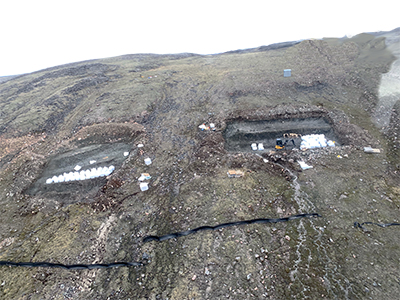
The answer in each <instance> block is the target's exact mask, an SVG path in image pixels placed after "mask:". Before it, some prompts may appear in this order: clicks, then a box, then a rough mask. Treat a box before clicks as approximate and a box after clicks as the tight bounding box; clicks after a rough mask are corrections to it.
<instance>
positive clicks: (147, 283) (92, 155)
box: [0, 29, 400, 299]
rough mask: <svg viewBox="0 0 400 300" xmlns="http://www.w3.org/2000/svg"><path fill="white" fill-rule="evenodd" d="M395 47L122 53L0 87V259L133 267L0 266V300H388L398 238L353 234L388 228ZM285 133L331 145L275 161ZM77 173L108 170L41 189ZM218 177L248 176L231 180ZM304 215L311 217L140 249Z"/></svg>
mask: <svg viewBox="0 0 400 300" xmlns="http://www.w3.org/2000/svg"><path fill="white" fill-rule="evenodd" d="M399 49H400V32H399V30H398V29H397V30H393V31H391V32H381V33H374V34H366V33H364V34H360V35H357V36H355V37H353V38H350V39H324V40H305V41H302V42H299V43H282V44H278V45H275V46H274V47H259V48H257V49H251V50H247V51H232V52H229V53H223V54H218V55H205V56H203V55H196V54H176V55H153V54H136V55H126V56H121V57H115V58H109V59H101V60H92V61H87V62H81V63H73V64H69V65H64V66H58V67H54V68H51V69H47V70H42V71H39V72H35V73H31V74H26V75H21V76H18V77H16V78H13V79H11V80H8V81H6V82H1V83H0V203H1V215H2V218H1V221H0V260H1V261H14V262H41V261H47V262H51V263H61V264H65V265H67V264H68V265H70V264H93V263H112V262H115V261H138V262H143V263H145V265H144V266H138V267H120V268H109V269H95V270H65V269H60V268H22V267H6V266H1V267H0V281H1V283H0V298H5V299H129V298H130V299H222V298H224V299H225V298H228V299H251V298H266V299H288V298H294V299H303V298H306V297H309V298H311V299H316V298H328V299H366V298H367V299H368V298H371V299H376V298H378V297H385V298H387V299H395V298H397V297H398V295H399V294H400V285H399V278H400V274H399V270H398V257H400V249H399V248H398V244H399V242H400V235H399V229H400V228H396V226H391V227H387V228H381V227H378V226H374V225H364V229H362V228H354V226H353V224H354V222H359V223H362V222H365V221H372V222H376V223H392V222H398V221H400V220H399V217H398V215H399V209H400V189H399V187H398V183H399V182H400V178H399V174H400V155H399V150H398V149H399V147H400V144H399V140H398V138H397V137H398V132H399V131H398V129H399V126H400V117H399V113H398V111H399V109H400V101H399V99H400V98H399V95H400V91H399V88H398V85H397V84H398V79H399V78H400V77H399V68H398V62H399V60H398V55H399ZM284 69H291V70H292V76H291V77H284V76H283V70H284ZM383 108H384V109H383ZM202 123H208V124H209V123H214V124H215V125H216V130H215V131H212V130H206V131H201V130H200V129H199V127H198V126H199V125H200V124H202ZM278 123H280V125H279V126H277V125H271V124H278ZM232 128H233V129H232ZM285 131H290V132H293V131H294V132H297V133H301V134H303V135H304V134H311V133H322V131H324V133H326V134H327V136H329V137H331V138H332V139H335V141H336V147H330V148H324V149H311V150H306V151H300V150H299V149H296V148H298V144H297V146H296V147H295V148H294V149H287V150H283V151H274V146H275V144H274V141H275V138H278V137H281V135H282V133H285ZM251 142H255V143H260V142H263V143H264V147H265V150H264V151H257V152H254V151H252V150H251V148H250V144H251ZM140 144H143V147H140V146H141V145H140ZM246 144H248V148H247V149H246ZM138 145H140V146H138ZM366 146H372V147H375V148H379V149H380V150H381V152H380V153H379V154H367V153H364V151H363V147H366ZM145 158H150V159H151V160H152V163H151V164H150V165H146V164H145V162H144V159H145ZM298 161H305V162H306V163H307V164H309V165H312V166H313V168H312V169H309V170H302V169H301V168H300V166H299V164H298ZM77 166H80V167H81V168H82V169H81V170H90V169H96V170H100V168H104V167H110V166H114V168H115V170H114V171H113V172H112V173H111V174H110V175H108V176H98V177H96V178H92V179H87V180H75V179H74V180H73V181H68V182H57V183H50V184H48V183H46V182H50V181H48V180H49V179H52V178H53V177H54V176H56V177H57V176H59V175H62V174H67V173H69V172H70V173H71V174H72V173H73V172H74V171H75V168H76V169H79V168H77ZM230 169H235V170H241V171H242V172H244V176H243V177H240V178H228V176H227V172H228V170H230ZM93 172H94V171H93ZM96 172H97V171H96ZM99 172H100V171H99ZM142 173H149V174H150V176H151V179H149V180H147V181H148V182H149V185H148V187H149V189H148V190H147V191H141V190H140V186H139V180H138V179H139V177H140V176H141V174H142ZM99 174H100V173H99ZM63 178H64V177H63ZM65 178H66V177H65ZM57 180H58V179H57ZM63 180H64V179H63ZM305 213H318V214H319V215H321V217H319V218H303V219H296V220H290V221H288V222H279V223H267V224H249V225H237V226H231V227H229V228H224V229H219V230H214V231H211V230H208V231H199V232H197V233H195V234H191V235H188V236H183V237H179V238H173V239H168V240H165V241H160V242H157V241H149V242H146V243H144V242H143V238H145V237H146V236H149V235H152V236H163V235H166V234H170V233H174V232H182V231H186V230H188V229H193V228H197V227H200V226H205V225H208V226H215V225H218V224H221V223H228V222H237V221H243V220H251V219H259V218H285V217H289V216H293V215H298V214H305Z"/></svg>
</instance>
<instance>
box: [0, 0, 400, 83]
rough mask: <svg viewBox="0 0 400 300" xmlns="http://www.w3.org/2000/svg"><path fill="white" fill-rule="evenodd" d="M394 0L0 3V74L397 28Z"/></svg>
mask: <svg viewBox="0 0 400 300" xmlns="http://www.w3.org/2000/svg"><path fill="white" fill-rule="evenodd" d="M275 2H276V3H275ZM395 3H396V1H394V0H381V1H365V0H364V1H358V0H346V1H343V0H336V1H320V0H318V1H314V0H313V1H306V0H303V1H299V0H296V1H292V0H283V1H281V0H277V1H268V0H263V1H261V0H260V1H259V0H256V1H252V0H247V1H233V0H229V1H225V0H211V1H209V0H202V1H194V0H192V1H190V0H185V1H181V0H176V1H174V0H161V1H159V0H142V1H137V0H130V1H126V0H113V1H103V0H97V1H92V0H68V1H63V0H58V1H57V0H51V1H50V0H3V1H1V3H0V29H1V31H0V32H1V33H0V41H1V42H0V76H5V75H14V74H22V73H29V72H33V71H37V70H41V69H44V68H48V67H52V66H56V65H61V64H65V63H71V62H76V61H82V60H87V59H94V58H104V57H112V56H119V55H123V54H133V53H159V54H165V53H182V52H192V53H198V54H214V53H221V52H225V51H229V50H236V49H245V48H252V47H258V46H262V45H269V44H272V43H279V42H285V41H295V40H300V39H307V38H323V37H343V36H345V35H355V34H358V33H361V32H368V31H370V32H371V31H388V30H392V29H395V28H397V27H400V18H399V9H398V7H397V4H395Z"/></svg>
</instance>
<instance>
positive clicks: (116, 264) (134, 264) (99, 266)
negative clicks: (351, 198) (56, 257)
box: [0, 213, 321, 270]
mask: <svg viewBox="0 0 400 300" xmlns="http://www.w3.org/2000/svg"><path fill="white" fill-rule="evenodd" d="M310 217H321V216H320V215H319V214H317V213H311V214H300V215H295V216H290V217H286V218H277V219H252V220H245V221H238V222H231V223H223V224H219V225H216V226H201V227H197V228H195V229H192V230H187V231H182V232H176V233H171V234H167V235H163V236H160V237H158V236H153V235H150V236H147V237H145V238H144V239H143V243H147V242H150V241H158V242H162V241H166V240H168V239H173V238H177V237H181V236H187V235H189V234H193V233H196V232H199V231H204V230H218V229H222V228H225V227H229V226H237V225H247V224H265V223H279V222H288V221H291V220H295V219H300V218H310ZM145 264H146V263H143V262H114V263H110V264H88V265H86V264H75V265H64V264H59V263H49V262H12V261H0V266H10V267H43V268H62V269H67V270H93V269H107V268H118V267H137V266H144V265H145Z"/></svg>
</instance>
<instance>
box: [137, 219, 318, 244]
mask: <svg viewBox="0 0 400 300" xmlns="http://www.w3.org/2000/svg"><path fill="white" fill-rule="evenodd" d="M310 217H321V216H320V215H319V214H317V213H311V214H300V215H295V216H290V217H286V218H278V219H252V220H245V221H238V222H232V223H223V224H219V225H216V226H201V227H197V228H195V229H192V230H187V231H181V232H175V233H170V234H166V235H162V236H155V235H149V236H146V237H145V238H144V239H143V243H147V242H151V241H158V242H162V241H166V240H169V239H173V238H178V237H181V236H187V235H189V234H193V233H196V232H199V231H204V230H218V229H222V228H225V227H229V226H237V225H248V224H263V223H279V222H288V221H291V220H295V219H300V218H310Z"/></svg>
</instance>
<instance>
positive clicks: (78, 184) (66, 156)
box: [27, 143, 131, 199]
mask: <svg viewBox="0 0 400 300" xmlns="http://www.w3.org/2000/svg"><path fill="white" fill-rule="evenodd" d="M130 149H131V146H130V145H129V144H126V143H110V144H96V145H90V146H86V147H82V148H78V149H75V150H72V151H68V152H65V153H62V154H59V155H56V156H55V157H53V158H52V159H50V161H49V163H48V164H47V166H46V168H45V170H44V172H43V174H42V176H41V177H40V178H39V179H38V180H37V181H36V182H35V183H34V184H33V185H32V186H31V187H30V188H29V189H28V191H27V194H30V195H39V194H40V195H46V194H48V195H52V194H53V193H57V194H58V195H60V193H61V194H64V196H65V197H64V198H65V199H67V198H69V197H70V196H71V195H72V194H76V195H78V194H79V193H83V192H85V193H87V191H88V190H89V191H90V190H93V191H97V190H98V188H99V187H100V186H102V185H103V184H104V183H105V182H106V179H105V177H98V178H93V179H87V180H79V181H69V182H59V183H51V184H46V180H47V179H48V178H51V177H53V176H58V175H62V174H63V173H64V172H65V173H68V172H74V171H75V170H74V168H75V166H77V165H79V166H80V167H81V170H87V169H92V168H99V167H109V166H111V165H113V166H114V167H115V168H116V169H118V167H119V166H121V164H122V163H123V161H124V160H125V159H126V157H125V156H124V152H128V151H130ZM91 161H92V164H91V163H90V162H91ZM93 161H95V162H94V163H93ZM114 172H115V171H114Z"/></svg>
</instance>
